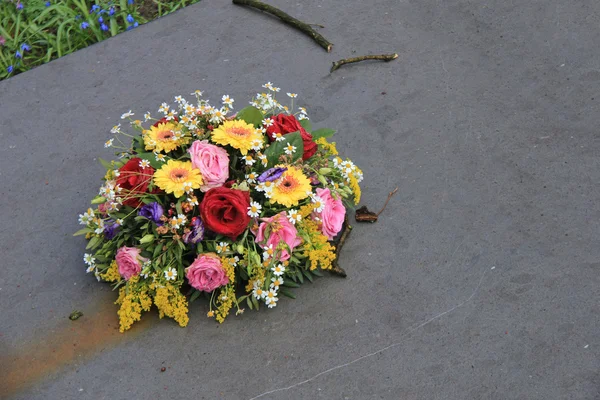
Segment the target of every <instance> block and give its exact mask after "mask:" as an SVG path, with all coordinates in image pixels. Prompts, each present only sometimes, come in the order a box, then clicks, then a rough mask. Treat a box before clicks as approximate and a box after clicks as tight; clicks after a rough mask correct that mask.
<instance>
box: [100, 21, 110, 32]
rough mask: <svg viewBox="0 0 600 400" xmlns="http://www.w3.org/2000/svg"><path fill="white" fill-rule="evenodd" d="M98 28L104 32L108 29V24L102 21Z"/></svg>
mask: <svg viewBox="0 0 600 400" xmlns="http://www.w3.org/2000/svg"><path fill="white" fill-rule="evenodd" d="M100 29H102V30H103V31H104V32H106V31H107V30H108V26H107V25H106V24H104V23H103V24H102V25H100Z"/></svg>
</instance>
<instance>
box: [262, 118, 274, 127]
mask: <svg viewBox="0 0 600 400" xmlns="http://www.w3.org/2000/svg"><path fill="white" fill-rule="evenodd" d="M273 122H274V121H273V119H271V118H265V119H263V120H262V124H263V125H264V126H266V127H267V128H268V127H269V126H271V125H273Z"/></svg>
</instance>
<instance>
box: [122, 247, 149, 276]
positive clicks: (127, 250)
mask: <svg viewBox="0 0 600 400" xmlns="http://www.w3.org/2000/svg"><path fill="white" fill-rule="evenodd" d="M141 252H142V250H141V249H138V248H136V247H126V246H123V247H121V248H119V249H118V250H117V255H116V257H115V261H116V262H117V267H118V268H119V274H121V276H122V277H123V279H125V280H126V281H128V280H129V278H131V277H132V276H137V275H139V274H140V272H141V271H142V262H146V261H148V260H147V259H146V258H144V257H140V253H141Z"/></svg>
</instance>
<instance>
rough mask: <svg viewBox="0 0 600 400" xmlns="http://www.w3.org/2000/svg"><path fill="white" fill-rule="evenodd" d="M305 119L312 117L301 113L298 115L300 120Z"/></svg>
mask: <svg viewBox="0 0 600 400" xmlns="http://www.w3.org/2000/svg"><path fill="white" fill-rule="evenodd" d="M303 119H306V120H308V119H310V118H308V117H307V116H306V114H300V115H298V121H302V120H303Z"/></svg>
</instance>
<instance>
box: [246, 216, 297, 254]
mask: <svg viewBox="0 0 600 400" xmlns="http://www.w3.org/2000/svg"><path fill="white" fill-rule="evenodd" d="M260 220H261V221H263V222H261V224H260V226H259V227H258V232H257V233H256V242H257V243H258V244H259V245H260V246H261V247H262V248H263V249H265V248H267V247H269V246H273V250H277V245H279V243H281V242H283V243H285V244H287V245H288V246H289V247H290V251H291V250H293V249H294V247H296V246H298V245H299V244H300V243H302V239H300V238H299V237H298V231H297V230H296V228H295V227H294V225H292V223H291V222H290V221H288V219H287V216H286V214H285V211H282V212H280V213H279V214H277V215H275V216H273V217H271V218H261V219H260ZM265 239H266V242H264V241H265ZM261 242H264V243H261ZM289 258H290V253H289V252H288V249H287V248H284V249H281V251H280V253H279V261H285V260H288V259H289Z"/></svg>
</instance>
